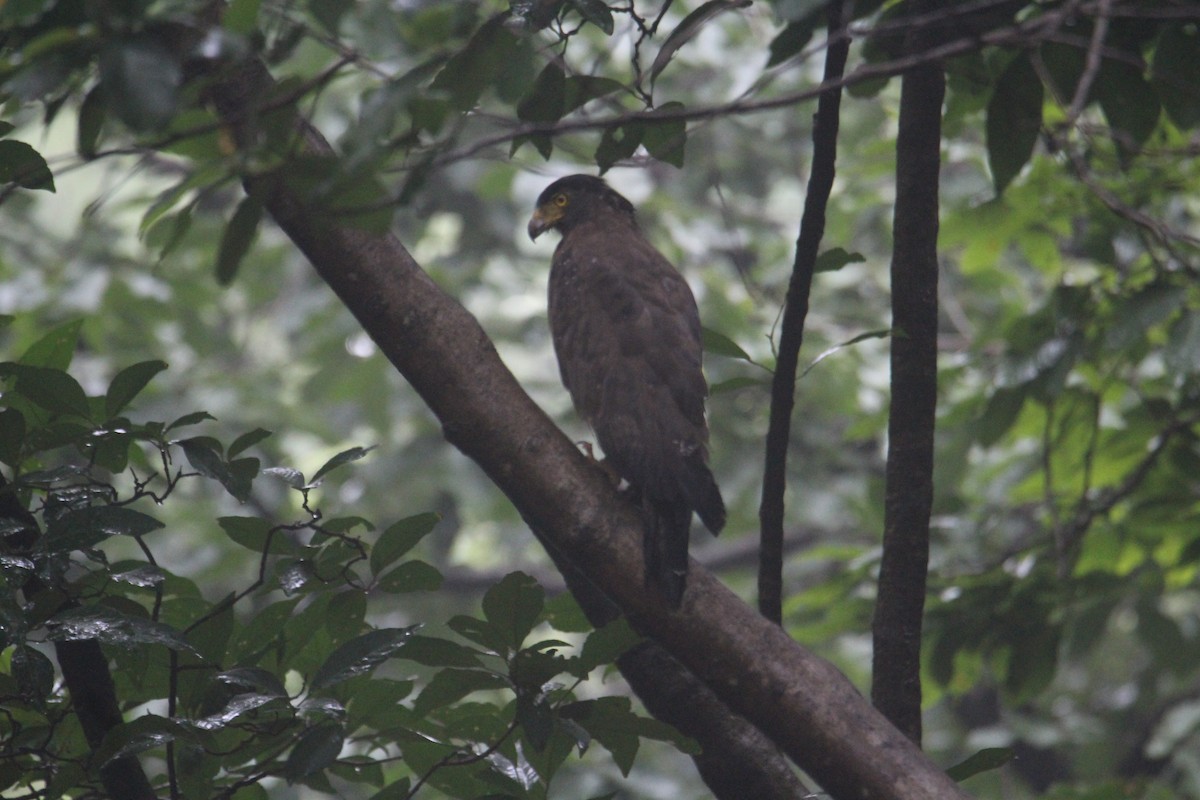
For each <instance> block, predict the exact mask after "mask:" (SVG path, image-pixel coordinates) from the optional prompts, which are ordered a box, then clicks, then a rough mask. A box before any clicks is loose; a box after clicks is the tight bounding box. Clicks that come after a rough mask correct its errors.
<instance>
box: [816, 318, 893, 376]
mask: <svg viewBox="0 0 1200 800" xmlns="http://www.w3.org/2000/svg"><path fill="white" fill-rule="evenodd" d="M889 336H896V337H900V336H901V331H900V329H899V328H897V329H896V330H894V331H893V330H892V329H891V328H883V329H881V330H877V331H867V332H865V333H860V334H858V335H857V336H855V337H853V338H851V339H847V340H846V341H844V342H841V343H839V344H835V345H834V346H833V347H830V348H829V349H827V350H825V351H823V352H821V353H819V354H818V355H817V357H816V358H814V359H813V360H812V363H810V364H809V365H808V366H807V367H805V368H804V369H803V370H802V371H801V372H800V377H801V378H803V377H804V376H806V375H808V373H810V372H812V370H813V367H815V366H817V364H820V363H821V362H822V361H824V360H825V359H827V358H829V357H830V356H831V355H833V354H834V353H836V352H837V351H839V350H841V349H843V348H846V347H850V346H851V345H856V344H858V343H859V342H865V341H867V340H868V339H886V338H887V337H889Z"/></svg>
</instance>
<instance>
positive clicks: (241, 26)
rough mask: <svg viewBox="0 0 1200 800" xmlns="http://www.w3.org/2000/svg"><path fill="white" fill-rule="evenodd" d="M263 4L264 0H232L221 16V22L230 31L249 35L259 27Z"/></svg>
mask: <svg viewBox="0 0 1200 800" xmlns="http://www.w3.org/2000/svg"><path fill="white" fill-rule="evenodd" d="M261 6H262V0H230V3H229V5H228V6H227V7H226V9H225V13H224V15H222V17H221V24H222V25H223V26H224V27H225V30H227V31H229V32H230V33H239V34H242V35H243V36H246V35H249V34H251V33H253V32H254V30H255V28H257V27H258V12H259V8H260V7H261Z"/></svg>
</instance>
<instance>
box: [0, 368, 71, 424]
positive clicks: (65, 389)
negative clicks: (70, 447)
mask: <svg viewBox="0 0 1200 800" xmlns="http://www.w3.org/2000/svg"><path fill="white" fill-rule="evenodd" d="M0 376H3V377H7V376H12V377H14V378H16V380H17V384H16V387H15V391H16V393H17V394H19V395H21V396H22V397H25V398H27V399H28V400H30V401H31V402H33V403H34V404H36V405H38V406H41V407H42V408H44V409H46V410H47V411H51V412H54V413H56V414H74V415H76V416H79V417H84V418H87V417H88V416H89V414H90V410H91V409H90V406H89V405H88V399H87V395H86V394H84V392H83V387H82V386H80V385H79V382H78V381H76V380H75V379H74V378H72V377H71V376H70V375H68V374H67V373H66V372H63V371H62V370H59V369H53V368H51V367H30V366H26V365H25V364H13V363H12V362H8V363H5V364H0Z"/></svg>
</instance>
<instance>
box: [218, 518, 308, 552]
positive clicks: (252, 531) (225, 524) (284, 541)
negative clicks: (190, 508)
mask: <svg viewBox="0 0 1200 800" xmlns="http://www.w3.org/2000/svg"><path fill="white" fill-rule="evenodd" d="M217 524H218V525H220V526H221V530H223V531H225V535H226V536H228V537H229V538H230V539H232V540H233V541H235V542H237V543H238V544H240V545H241V546H242V547H245V548H246V549H247V550H252V551H254V552H255V553H262V552H268V553H274V554H276V555H294V554H295V552H296V547H295V545H293V544H292V542H291V540H289V539H288V537H287V533H286V532H284V531H282V530H275V528H274V526H273V525H272V524H271V523H270V522H268V521H267V520H265V519H261V518H259V517H220V518H218V519H217ZM273 530H274V533H273V534H272V531H273ZM268 541H269V546H268ZM264 548H265V550H264Z"/></svg>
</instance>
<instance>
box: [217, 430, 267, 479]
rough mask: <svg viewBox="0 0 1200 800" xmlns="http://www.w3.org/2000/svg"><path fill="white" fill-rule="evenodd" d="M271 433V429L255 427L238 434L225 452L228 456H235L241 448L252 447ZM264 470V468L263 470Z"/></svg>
mask: <svg viewBox="0 0 1200 800" xmlns="http://www.w3.org/2000/svg"><path fill="white" fill-rule="evenodd" d="M271 433H272V432H271V431H269V430H266V429H265V428H255V429H254V430H252V431H249V432H247V433H243V434H242V435H241V436H239V437H237V438H236V439H234V440H233V442H232V443H231V444H230V445H229V447H228V448H227V449H226V451H225V454H226V455H228V456H229V457H230V458H233V457H234V456H236V455H237V454H238V453H240V452H242V451H243V450H246V449H248V448H250V447H253V446H254V445H256V444H258V443H259V442H261V441H262V440H263V439H266V438H267V437H268V436H270V435H271ZM265 471H266V470H264V472H265Z"/></svg>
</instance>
